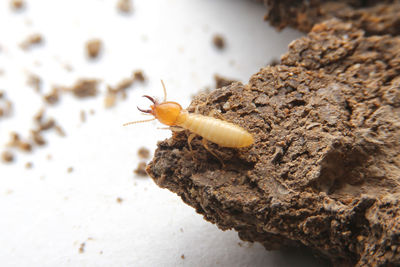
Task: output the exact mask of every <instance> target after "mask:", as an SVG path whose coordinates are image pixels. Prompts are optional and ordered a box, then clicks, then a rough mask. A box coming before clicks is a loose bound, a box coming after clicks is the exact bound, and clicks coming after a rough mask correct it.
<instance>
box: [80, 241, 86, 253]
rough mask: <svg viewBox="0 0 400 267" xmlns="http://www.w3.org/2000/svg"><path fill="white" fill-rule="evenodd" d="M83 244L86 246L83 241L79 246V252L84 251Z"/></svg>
mask: <svg viewBox="0 0 400 267" xmlns="http://www.w3.org/2000/svg"><path fill="white" fill-rule="evenodd" d="M85 246H86V243H85V242H83V243H82V244H81V246H80V247H79V253H83V252H85Z"/></svg>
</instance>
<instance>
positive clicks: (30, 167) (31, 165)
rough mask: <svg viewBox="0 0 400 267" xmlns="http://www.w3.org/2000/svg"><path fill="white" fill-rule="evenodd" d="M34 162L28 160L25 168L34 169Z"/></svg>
mask: <svg viewBox="0 0 400 267" xmlns="http://www.w3.org/2000/svg"><path fill="white" fill-rule="evenodd" d="M32 167H33V163H32V162H27V163H25V169H32Z"/></svg>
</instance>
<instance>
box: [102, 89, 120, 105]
mask: <svg viewBox="0 0 400 267" xmlns="http://www.w3.org/2000/svg"><path fill="white" fill-rule="evenodd" d="M116 102H117V94H116V93H114V92H112V91H110V90H108V91H107V93H106V96H105V98H104V107H105V108H112V107H114V106H115V104H116Z"/></svg>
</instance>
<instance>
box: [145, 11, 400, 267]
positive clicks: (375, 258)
mask: <svg viewBox="0 0 400 267" xmlns="http://www.w3.org/2000/svg"><path fill="white" fill-rule="evenodd" d="M399 51H400V38H397V37H390V36H386V35H385V36H369V34H366V33H365V31H363V30H360V29H357V28H356V27H354V25H352V24H350V23H343V22H340V21H338V20H336V19H334V20H329V21H326V22H323V23H321V24H318V25H316V26H314V27H313V29H312V31H311V32H310V33H309V34H308V35H307V36H305V37H303V38H300V39H298V40H296V41H294V42H292V43H291V44H290V46H289V51H288V52H287V53H286V54H285V55H283V57H282V59H281V64H280V65H276V66H273V67H271V66H269V67H266V68H263V69H262V70H260V72H258V73H256V74H254V75H253V76H252V77H251V79H250V81H249V83H248V84H246V85H242V84H240V83H233V84H232V85H230V86H227V87H223V88H221V89H217V90H214V91H213V92H211V93H210V94H209V95H200V96H198V97H196V98H195V99H194V101H193V102H192V104H191V105H190V107H189V108H188V109H189V110H190V111H192V112H193V111H194V110H195V107H196V106H198V107H199V108H198V109H199V112H200V113H202V114H205V115H207V114H209V112H210V111H212V110H218V111H220V112H221V114H222V116H223V117H224V118H225V119H226V120H228V121H230V122H233V123H236V124H238V125H240V126H242V127H244V128H245V129H247V130H248V131H249V132H251V133H252V134H253V135H254V137H255V140H256V141H255V144H254V145H253V146H251V147H249V148H244V149H230V148H221V147H218V146H217V145H215V144H212V143H209V147H210V149H211V150H212V151H213V152H214V153H216V154H217V155H218V157H220V159H222V160H223V162H224V164H225V166H222V165H221V164H220V162H219V161H218V160H217V159H216V158H215V157H214V156H213V155H212V154H211V153H209V152H208V151H207V150H206V149H205V148H204V147H203V146H202V144H201V138H200V137H196V138H195V139H194V140H193V141H192V146H193V151H192V152H191V151H190V150H189V147H188V143H187V137H188V135H189V133H188V132H178V133H175V134H174V135H173V137H172V138H170V139H167V140H165V141H162V142H160V143H159V144H158V149H157V150H156V152H155V156H154V159H153V160H152V162H151V163H150V164H149V166H148V167H147V171H148V173H149V174H150V176H151V177H152V178H153V179H154V181H155V182H156V183H157V184H158V185H159V186H160V187H164V188H167V189H169V190H171V191H172V192H175V193H176V194H178V195H179V196H180V197H181V198H182V200H183V201H184V202H185V203H187V204H189V205H191V206H193V207H194V208H195V209H196V211H197V212H199V213H201V214H203V215H204V218H205V219H206V220H208V221H210V222H212V223H215V224H216V225H217V226H218V227H219V228H221V229H223V230H225V229H232V228H233V229H235V230H236V231H237V232H238V233H239V236H240V238H242V239H243V240H247V241H256V242H260V243H262V244H263V245H264V246H265V247H266V248H267V249H280V248H284V247H293V246H306V247H308V248H311V249H312V250H313V251H315V252H316V253H318V254H319V255H321V256H323V257H326V258H328V259H330V260H331V261H332V262H333V263H335V264H339V265H341V266H343V265H344V264H348V265H360V266H363V265H368V266H379V265H385V264H400V246H399V245H400V203H399V199H400V185H399V182H400V53H399Z"/></svg>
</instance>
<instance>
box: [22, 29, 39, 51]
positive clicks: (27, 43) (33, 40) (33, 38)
mask: <svg viewBox="0 0 400 267" xmlns="http://www.w3.org/2000/svg"><path fill="white" fill-rule="evenodd" d="M41 43H43V37H42V35H41V34H40V33H34V34H31V35H29V36H28V37H27V38H26V39H25V40H24V41H23V42H22V43H21V44H20V47H21V49H23V50H28V49H30V48H32V47H33V46H34V45H38V44H41Z"/></svg>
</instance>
